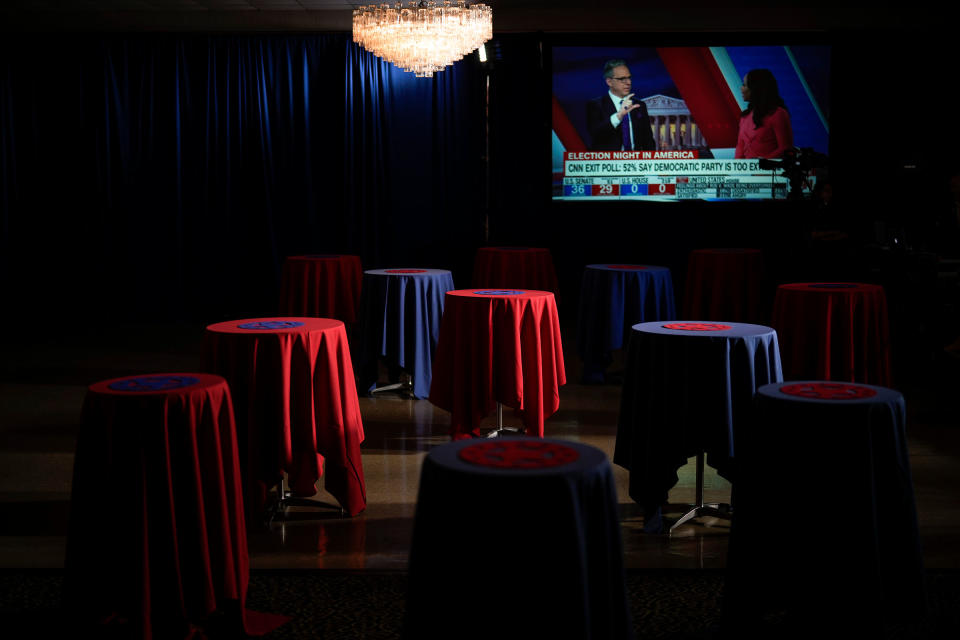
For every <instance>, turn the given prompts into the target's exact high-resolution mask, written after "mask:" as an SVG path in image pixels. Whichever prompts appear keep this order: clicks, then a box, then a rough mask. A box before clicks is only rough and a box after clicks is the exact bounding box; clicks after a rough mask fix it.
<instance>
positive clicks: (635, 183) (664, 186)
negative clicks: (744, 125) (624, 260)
mask: <svg viewBox="0 0 960 640" xmlns="http://www.w3.org/2000/svg"><path fill="white" fill-rule="evenodd" d="M779 173H781V172H779V171H770V170H765V169H761V168H760V166H759V160H757V159H736V160H734V159H714V158H701V157H699V153H698V152H697V151H695V150H690V151H567V152H564V160H563V176H562V178H563V179H562V186H563V197H564V198H571V199H579V198H594V199H595V198H609V199H614V200H618V199H619V200H628V199H657V200H689V199H708V200H712V199H718V200H750V199H771V198H773V199H785V198H786V197H787V194H788V191H789V189H790V182H789V180H788V179H787V178H786V177H784V176H782V175H777V174H779ZM557 195H559V194H557Z"/></svg>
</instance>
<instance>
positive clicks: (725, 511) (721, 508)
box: [670, 451, 730, 533]
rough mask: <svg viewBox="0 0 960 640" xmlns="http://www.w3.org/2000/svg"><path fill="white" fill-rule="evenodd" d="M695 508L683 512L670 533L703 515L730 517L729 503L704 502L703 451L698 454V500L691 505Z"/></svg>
mask: <svg viewBox="0 0 960 640" xmlns="http://www.w3.org/2000/svg"><path fill="white" fill-rule="evenodd" d="M691 506H692V507H693V508H692V509H690V510H689V511H687V512H686V513H685V514H683V515H682V516H681V517H680V519H679V520H677V521H676V522H674V523H673V524H672V525H670V533H673V530H674V529H676V528H677V527H679V526H680V525H682V524H683V523H685V522H688V521H690V520H693V519H694V518H699V517H701V516H712V517H714V518H723V519H724V520H729V519H730V505H728V504H704V502H703V452H702V451H701V452H700V453H698V454H697V502H696V504H694V505H691Z"/></svg>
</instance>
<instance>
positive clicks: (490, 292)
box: [473, 289, 525, 296]
mask: <svg viewBox="0 0 960 640" xmlns="http://www.w3.org/2000/svg"><path fill="white" fill-rule="evenodd" d="M473 293H474V294H475V295H478V296H519V295H522V294H523V293H525V292H524V291H517V290H516V289H484V290H483V291H474V292H473Z"/></svg>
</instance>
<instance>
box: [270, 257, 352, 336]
mask: <svg viewBox="0 0 960 640" xmlns="http://www.w3.org/2000/svg"><path fill="white" fill-rule="evenodd" d="M362 278H363V270H362V269H361V267H360V257H359V256H349V255H339V254H317V255H307V256H289V257H288V258H287V259H286V260H285V261H284V263H283V275H282V279H281V282H280V313H283V314H286V315H291V316H309V317H312V318H336V319H337V320H343V321H344V322H346V323H347V324H353V323H355V322H356V321H357V309H358V308H359V306H360V284H361V280H362Z"/></svg>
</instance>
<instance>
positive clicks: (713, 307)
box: [682, 248, 769, 322]
mask: <svg viewBox="0 0 960 640" xmlns="http://www.w3.org/2000/svg"><path fill="white" fill-rule="evenodd" d="M763 273H764V266H763V253H762V252H761V251H760V249H749V248H746V249H745V248H715V249H695V250H693V251H691V252H690V256H689V258H688V260H687V277H686V285H685V286H684V291H683V311H682V313H683V316H684V317H685V318H698V319H700V320H711V321H717V322H720V321H723V322H726V321H730V320H732V321H735V322H762V321H764V320H766V317H767V309H768V308H769V307H768V305H769V298H766V299H765V298H764V296H763V277H764V276H763Z"/></svg>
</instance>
